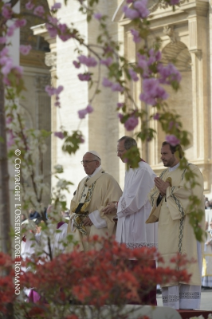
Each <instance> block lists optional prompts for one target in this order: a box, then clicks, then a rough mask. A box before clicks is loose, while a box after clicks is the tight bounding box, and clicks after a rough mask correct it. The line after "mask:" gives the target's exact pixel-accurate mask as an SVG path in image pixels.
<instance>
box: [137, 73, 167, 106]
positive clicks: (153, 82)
mask: <svg viewBox="0 0 212 319" xmlns="http://www.w3.org/2000/svg"><path fill="white" fill-rule="evenodd" d="M143 91H144V93H142V94H141V95H140V97H139V98H140V100H141V101H144V102H145V103H147V104H150V105H155V104H156V103H157V99H163V100H166V99H167V98H168V94H167V93H166V91H165V90H164V88H163V87H161V86H160V85H159V81H158V80H157V79H155V78H150V79H144V80H143Z"/></svg>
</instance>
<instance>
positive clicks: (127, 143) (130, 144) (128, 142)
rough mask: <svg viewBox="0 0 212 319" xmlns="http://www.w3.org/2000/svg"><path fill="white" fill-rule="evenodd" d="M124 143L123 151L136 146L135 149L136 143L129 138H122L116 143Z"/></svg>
mask: <svg viewBox="0 0 212 319" xmlns="http://www.w3.org/2000/svg"><path fill="white" fill-rule="evenodd" d="M121 141H124V148H125V150H129V149H130V148H131V147H133V146H136V147H137V142H136V140H135V139H134V138H132V137H130V136H122V137H121V138H120V139H119V140H118V142H121Z"/></svg>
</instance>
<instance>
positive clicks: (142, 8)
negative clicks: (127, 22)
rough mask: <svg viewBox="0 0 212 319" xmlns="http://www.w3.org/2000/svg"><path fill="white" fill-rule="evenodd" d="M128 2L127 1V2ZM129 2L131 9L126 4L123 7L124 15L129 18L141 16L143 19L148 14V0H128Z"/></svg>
mask: <svg viewBox="0 0 212 319" xmlns="http://www.w3.org/2000/svg"><path fill="white" fill-rule="evenodd" d="M128 3H129V2H128ZM130 3H133V5H132V9H131V8H129V7H128V6H124V7H123V12H124V14H125V16H126V17H127V18H129V19H131V20H134V19H137V18H141V19H145V18H147V17H148V15H149V10H148V8H147V3H148V0H136V1H134V2H133V1H130Z"/></svg>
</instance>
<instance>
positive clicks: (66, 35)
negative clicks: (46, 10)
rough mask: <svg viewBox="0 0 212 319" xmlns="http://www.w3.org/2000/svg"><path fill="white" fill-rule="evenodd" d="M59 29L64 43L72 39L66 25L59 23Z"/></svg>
mask: <svg viewBox="0 0 212 319" xmlns="http://www.w3.org/2000/svg"><path fill="white" fill-rule="evenodd" d="M58 28H59V30H60V33H59V34H58V36H59V38H60V39H61V40H62V41H63V42H65V41H67V40H69V39H70V38H71V37H72V35H71V34H70V32H69V29H68V27H67V25H66V24H65V23H59V24H58Z"/></svg>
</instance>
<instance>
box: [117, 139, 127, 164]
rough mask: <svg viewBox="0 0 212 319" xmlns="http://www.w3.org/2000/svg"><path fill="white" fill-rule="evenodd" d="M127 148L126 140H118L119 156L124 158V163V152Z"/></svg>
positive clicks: (123, 160)
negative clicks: (125, 145)
mask: <svg viewBox="0 0 212 319" xmlns="http://www.w3.org/2000/svg"><path fill="white" fill-rule="evenodd" d="M126 151H127V150H126V149H125V147H124V140H123V141H120V142H118V145H117V156H118V157H119V158H120V159H121V160H122V162H123V163H125V159H124V154H125V153H126Z"/></svg>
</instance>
